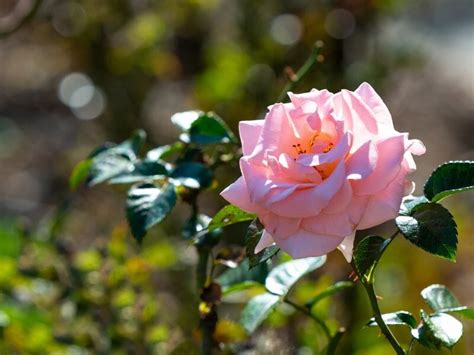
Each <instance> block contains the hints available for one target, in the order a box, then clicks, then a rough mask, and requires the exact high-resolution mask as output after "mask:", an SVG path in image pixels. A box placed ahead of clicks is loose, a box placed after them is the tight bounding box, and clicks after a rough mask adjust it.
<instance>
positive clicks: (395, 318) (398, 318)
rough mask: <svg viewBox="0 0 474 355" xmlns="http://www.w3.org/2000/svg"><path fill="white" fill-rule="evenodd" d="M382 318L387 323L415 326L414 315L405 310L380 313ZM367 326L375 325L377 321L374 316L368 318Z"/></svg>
mask: <svg viewBox="0 0 474 355" xmlns="http://www.w3.org/2000/svg"><path fill="white" fill-rule="evenodd" d="M382 319H383V321H384V322H385V324H387V325H408V326H409V327H410V328H415V327H416V319H415V317H413V315H412V314H411V313H410V312H407V311H398V312H393V313H386V314H382ZM367 326H369V327H376V326H377V322H376V321H375V318H370V320H369V322H368V323H367Z"/></svg>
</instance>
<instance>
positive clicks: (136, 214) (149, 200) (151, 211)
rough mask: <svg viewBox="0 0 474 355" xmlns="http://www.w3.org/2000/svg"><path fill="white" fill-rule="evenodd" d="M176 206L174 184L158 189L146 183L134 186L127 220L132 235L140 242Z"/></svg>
mask: <svg viewBox="0 0 474 355" xmlns="http://www.w3.org/2000/svg"><path fill="white" fill-rule="evenodd" d="M175 204H176V192H175V189H174V186H173V185H172V184H167V185H165V186H163V187H156V186H155V185H153V184H150V183H145V184H141V185H138V186H133V187H132V188H131V189H130V190H129V192H128V197H127V218H128V222H129V225H130V228H131V230H132V234H133V236H134V237H135V239H137V240H138V241H139V242H141V240H142V239H143V237H144V236H145V234H146V231H147V230H148V229H150V228H151V227H152V226H154V225H155V224H157V223H160V222H161V221H162V220H163V219H164V218H165V217H166V216H167V215H168V214H169V213H170V212H171V210H172V209H173V207H174V205H175Z"/></svg>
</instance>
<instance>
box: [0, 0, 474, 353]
mask: <svg viewBox="0 0 474 355" xmlns="http://www.w3.org/2000/svg"><path fill="white" fill-rule="evenodd" d="M317 40H322V41H323V42H324V44H325V45H324V48H323V51H322V54H323V55H324V61H323V62H322V63H320V64H318V65H317V66H316V68H315V69H314V70H313V71H312V72H311V73H310V74H309V75H308V76H307V77H306V78H305V80H304V81H303V82H302V83H301V84H300V85H299V86H298V87H297V89H296V90H295V91H297V92H298V91H300V92H302V91H306V90H308V89H310V88H313V87H315V88H328V89H329V90H332V91H336V90H339V89H341V88H348V89H355V88H356V87H357V86H358V85H359V84H360V83H361V82H363V81H368V82H370V83H371V84H372V85H373V86H374V87H375V88H376V90H377V91H378V92H379V93H380V95H381V96H382V97H383V98H384V101H385V102H386V103H387V106H388V107H389V109H390V111H391V112H392V115H393V118H394V121H395V126H396V127H397V128H398V130H399V131H408V132H410V135H411V137H412V138H415V137H416V138H419V139H421V140H422V141H423V142H424V143H425V145H426V146H427V148H428V151H427V153H426V155H425V156H423V157H421V158H419V159H417V163H418V167H419V170H418V171H417V172H416V173H415V174H414V176H413V178H414V180H415V181H416V182H417V186H418V188H417V191H416V192H417V193H420V192H421V190H422V189H421V187H422V186H423V181H424V180H425V179H426V178H427V176H428V175H429V173H430V172H431V170H432V169H433V168H434V167H435V166H437V165H438V164H439V163H442V162H444V161H447V160H462V159H473V158H474V141H473V132H474V3H473V2H472V1H471V0H452V1H446V0H410V1H408V0H386V1H383V0H295V1H284V0H266V1H251V0H225V1H224V0H128V1H127V0H107V1H94V0H75V1H70V0H44V1H41V0H16V1H15V0H2V1H0V177H1V184H0V270H1V271H0V353H2V354H10V353H15V354H16V353H18V354H30V353H31V354H37V353H38V354H46V353H58V354H69V353H70V354H110V353H113V354H149V353H150V354H193V353H194V352H196V350H195V349H197V347H196V342H197V338H198V336H197V334H196V324H197V322H198V314H197V311H196V308H197V301H196V299H197V298H196V295H195V293H194V284H193V282H194V276H193V275H194V270H193V265H194V264H195V262H196V255H195V252H194V249H193V248H192V247H191V246H190V245H189V244H187V243H186V242H185V241H183V240H181V238H179V236H178V235H179V233H180V230H179V228H178V227H176V226H180V225H182V223H183V220H184V218H185V216H186V213H187V211H185V208H184V207H183V208H181V210H180V209H178V210H177V211H175V212H174V213H173V214H172V215H171V216H170V217H169V218H168V219H167V220H166V221H165V223H163V224H161V225H160V226H158V227H156V228H154V229H153V231H152V232H151V233H150V235H149V236H148V237H147V240H146V242H145V244H144V245H143V246H142V247H141V248H139V247H138V246H137V245H136V243H135V242H134V241H133V239H132V238H131V237H130V234H129V232H128V229H127V225H126V222H125V215H124V208H123V203H124V190H123V189H120V188H111V187H110V186H100V187H97V188H94V189H91V190H87V189H80V190H78V191H76V192H71V191H70V189H69V187H68V177H69V174H70V172H71V170H72V168H73V166H74V165H75V164H76V163H77V162H78V161H80V160H81V159H83V158H84V157H86V156H87V154H88V153H89V152H90V151H91V150H92V149H93V148H94V147H96V146H98V145H100V144H102V143H103V142H104V141H116V142H118V141H122V140H124V139H125V138H127V137H128V136H129V135H130V133H131V131H132V130H133V129H135V128H144V129H145V130H146V132H147V134H148V144H149V148H151V147H153V146H157V145H161V144H166V143H170V142H173V141H175V140H176V139H177V136H178V134H179V132H178V131H177V130H176V128H175V127H174V126H173V125H172V124H171V122H170V116H171V115H172V114H173V113H175V112H178V111H184V110H188V109H201V110H213V111H215V112H217V113H218V114H219V115H220V116H221V117H223V118H224V120H225V121H226V122H227V123H228V124H229V125H230V127H231V128H232V129H233V130H234V132H237V124H238V122H239V121H240V120H249V119H255V118H257V117H259V116H260V115H261V114H262V112H263V111H264V109H265V108H266V106H267V105H269V104H271V103H272V102H274V101H275V100H276V98H277V97H278V95H279V92H280V91H281V89H282V88H283V86H284V84H285V82H286V77H285V74H284V72H285V67H287V66H291V67H292V68H294V69H297V68H298V67H299V66H300V65H301V64H302V63H303V62H304V61H305V59H306V58H307V56H308V55H309V53H310V52H311V48H312V46H313V43H314V42H315V41H317ZM237 175H238V170H237V169H235V168H228V169H225V168H224V169H221V171H220V172H219V176H218V180H219V182H220V185H219V186H217V188H216V190H212V191H208V192H206V193H205V194H204V195H203V196H202V198H201V199H200V205H201V206H202V209H203V211H204V212H205V213H207V214H209V215H211V216H212V215H213V214H214V213H215V212H216V211H217V210H218V209H219V208H220V207H222V206H223V205H224V201H223V200H222V199H221V198H220V197H218V194H217V192H218V191H220V190H221V189H222V188H223V187H225V186H226V185H227V184H228V183H229V182H231V181H232V180H233V179H234V178H235V177H236V176H237ZM446 204H448V207H449V208H450V209H451V210H452V212H453V214H454V215H455V217H456V220H457V222H458V225H459V234H460V238H459V249H458V250H459V251H458V261H457V263H456V264H452V263H450V262H448V261H446V260H442V259H439V258H436V257H434V256H431V255H428V254H426V253H424V252H423V251H421V250H420V249H417V248H413V247H412V246H411V245H409V243H408V242H406V241H405V240H402V239H398V240H397V241H396V242H395V243H394V245H393V246H392V247H391V248H390V250H389V251H388V252H387V254H386V257H385V259H384V260H383V262H382V264H381V265H380V267H379V275H378V293H379V294H380V295H381V296H384V295H390V296H387V297H385V298H384V299H383V300H382V301H381V306H382V309H383V310H384V311H386V312H389V311H395V310H398V309H405V310H408V311H411V312H412V313H414V314H417V313H418V309H419V308H420V307H423V302H422V299H421V297H420V296H419V291H420V290H421V289H423V288H424V287H426V286H428V285H430V284H431V283H442V284H445V285H447V286H448V287H449V288H450V289H451V290H452V291H453V292H454V293H455V294H456V295H457V297H458V298H459V299H460V301H461V303H463V304H466V305H469V306H471V307H473V306H474V303H473V300H474V297H473V296H474V286H473V285H474V272H473V271H474V268H473V264H472V260H473V258H474V243H473V242H472V237H473V234H474V220H473V218H472V217H473V214H472V211H473V210H474V196H473V194H472V193H466V194H464V195H459V196H455V197H453V198H451V199H450V200H448V201H446ZM244 229H245V226H237V227H235V228H231V229H229V231H228V234H229V235H230V239H231V240H233V242H234V243H239V238H240V236H242V235H243V233H244ZM393 229H394V226H393V225H390V224H389V225H387V226H383V227H382V228H381V231H380V232H382V233H391V231H393ZM242 242H243V241H242V240H240V243H241V244H242ZM333 254H334V255H333ZM333 254H331V255H330V256H329V262H328V264H327V265H326V266H325V267H324V268H323V270H322V271H320V272H319V274H316V276H314V277H313V279H312V280H306V281H303V282H302V283H301V285H300V286H299V287H298V289H297V291H296V292H295V296H294V297H295V299H298V298H301V299H302V300H304V299H305V297H306V295H308V294H311V292H314V289H315V288H322V287H324V285H328V284H329V283H331V282H334V281H339V280H346V279H347V278H348V275H349V273H350V268H349V266H348V265H347V264H345V262H344V261H343V259H342V257H341V255H339V254H338V253H333ZM338 297H339V298H336V299H335V300H333V301H331V302H329V301H328V302H323V303H322V304H321V305H319V306H318V307H319V308H318V310H317V312H320V314H321V315H328V316H329V317H330V318H334V319H337V320H338V324H340V325H343V326H345V327H347V328H349V329H350V330H351V333H350V335H348V336H346V337H345V338H344V339H343V342H342V343H341V348H340V353H341V354H388V353H390V349H389V348H388V347H387V344H386V343H385V342H384V339H383V337H382V336H379V333H378V331H377V330H376V329H372V328H371V329H368V328H362V325H363V324H364V323H365V322H366V320H367V319H368V318H369V317H370V311H369V306H368V304H367V303H366V300H365V297H364V295H363V294H362V293H361V290H360V288H358V287H357V288H354V289H351V290H348V291H346V292H344V293H342V294H341V295H340V296H338ZM306 298H307V297H306ZM239 307H240V306H238V305H235V304H231V305H229V304H224V305H223V306H222V307H220V311H219V316H220V319H221V321H220V323H219V324H218V334H217V335H216V336H218V337H220V338H219V340H220V341H222V342H223V343H225V344H227V343H228V344H233V345H232V346H231V347H229V348H228V350H227V351H229V353H246V354H299V355H303V354H304V355H306V354H308V355H309V354H317V350H316V349H318V344H317V340H318V339H319V338H318V336H316V335H317V333H318V329H317V328H316V327H315V326H314V325H313V324H311V322H309V321H307V320H306V319H303V318H301V317H298V316H296V315H294V314H292V313H291V312H289V311H288V310H287V309H285V308H282V309H278V310H277V311H276V312H275V313H274V314H272V317H271V318H270V320H269V321H267V323H266V325H265V326H264V327H262V328H261V330H259V331H258V332H257V334H255V335H254V336H253V337H252V338H248V337H246V335H245V334H244V333H243V330H242V329H241V328H239V327H238V325H237V324H236V323H235V322H236V321H237V320H238V312H237V310H239V309H240V308H239ZM424 307H425V309H426V306H424ZM463 323H464V326H465V328H466V329H465V335H464V337H463V340H462V341H461V343H460V344H458V345H457V346H456V347H455V349H454V350H453V351H452V352H451V354H472V353H473V352H474V337H473V336H472V334H473V333H474V326H473V324H472V322H471V324H469V323H468V321H464V322H463ZM396 332H397V335H398V336H400V338H401V339H403V340H404V341H407V340H408V339H409V335H408V332H407V331H406V330H403V329H400V330H396ZM315 334H316V335H315ZM236 344H237V345H236ZM229 349H232V350H229ZM446 352H447V353H448V351H446ZM415 353H417V354H426V353H428V352H427V350H426V349H423V348H419V349H418V348H416V349H415Z"/></svg>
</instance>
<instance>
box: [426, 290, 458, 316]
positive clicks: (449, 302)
mask: <svg viewBox="0 0 474 355" xmlns="http://www.w3.org/2000/svg"><path fill="white" fill-rule="evenodd" d="M421 297H423V299H424V300H425V302H426V303H428V305H429V306H430V307H431V309H432V310H433V311H435V312H440V311H443V310H444V309H449V308H457V307H460V306H461V304H460V303H459V301H458V300H457V299H456V297H454V295H453V294H452V293H451V291H449V290H448V288H447V287H446V286H444V285H431V286H428V287H426V288H425V289H423V290H422V291H421Z"/></svg>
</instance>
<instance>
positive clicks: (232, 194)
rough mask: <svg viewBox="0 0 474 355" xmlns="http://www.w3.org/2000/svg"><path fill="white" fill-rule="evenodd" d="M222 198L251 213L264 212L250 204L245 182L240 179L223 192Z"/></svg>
mask: <svg viewBox="0 0 474 355" xmlns="http://www.w3.org/2000/svg"><path fill="white" fill-rule="evenodd" d="M221 196H222V197H223V198H225V199H226V200H227V201H228V202H229V203H231V204H233V205H235V206H237V207H239V208H241V209H243V210H244V211H247V212H251V213H258V212H260V211H262V209H261V208H259V207H258V206H257V205H255V204H253V203H252V202H250V198H249V193H248V191H247V186H246V184H245V180H244V178H242V177H239V178H238V179H237V180H236V181H235V182H234V183H233V184H230V185H229V186H227V187H226V188H225V189H224V190H223V191H222V192H221Z"/></svg>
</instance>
